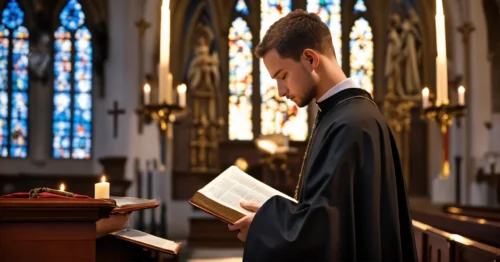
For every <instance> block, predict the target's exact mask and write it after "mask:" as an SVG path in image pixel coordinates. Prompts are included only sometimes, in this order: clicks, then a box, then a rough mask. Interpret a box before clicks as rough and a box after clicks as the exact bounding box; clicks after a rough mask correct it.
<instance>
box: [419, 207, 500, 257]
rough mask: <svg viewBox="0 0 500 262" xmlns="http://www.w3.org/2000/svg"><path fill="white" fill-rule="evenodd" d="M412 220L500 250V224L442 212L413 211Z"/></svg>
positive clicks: (429, 210) (428, 210)
mask: <svg viewBox="0 0 500 262" xmlns="http://www.w3.org/2000/svg"><path fill="white" fill-rule="evenodd" d="M411 215H412V218H413V219H414V220H416V221H419V222H421V223H424V224H427V225H430V226H432V227H434V228H436V229H440V230H443V231H446V232H449V233H451V234H457V235H461V236H464V237H467V238H470V239H472V240H474V241H477V242H480V243H483V244H487V245H490V246H493V247H496V248H500V237H499V236H500V223H499V222H495V221H489V220H486V219H483V218H474V217H468V216H463V215H453V214H446V213H444V212H443V211H441V210H432V209H425V210H424V209H412V210H411Z"/></svg>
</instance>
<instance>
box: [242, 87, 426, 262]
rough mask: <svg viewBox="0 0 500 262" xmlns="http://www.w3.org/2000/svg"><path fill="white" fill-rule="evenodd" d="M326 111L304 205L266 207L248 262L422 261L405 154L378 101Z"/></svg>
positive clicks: (358, 96) (306, 176)
mask: <svg viewBox="0 0 500 262" xmlns="http://www.w3.org/2000/svg"><path fill="white" fill-rule="evenodd" d="M318 106H319V109H320V110H319V112H318V116H317V120H316V121H317V122H316V123H317V124H316V128H314V131H313V134H312V138H311V141H310V148H309V151H308V155H307V158H306V160H305V163H304V171H303V178H302V183H301V189H300V191H299V196H298V199H299V204H296V203H293V202H291V201H289V200H287V199H285V198H282V197H278V196H275V197H272V198H271V199H269V200H268V201H267V202H266V203H264V205H262V207H261V208H260V209H259V211H258V212H257V213H256V214H255V217H254V220H253V222H252V224H251V226H250V229H249V232H248V236H247V239H246V243H245V249H244V254H243V261H417V255H416V248H415V242H414V237H413V227H412V221H411V217H410V212H409V208H408V200H407V196H406V189H405V184H404V180H403V173H402V168H401V162H400V159H399V154H398V149H397V147H396V143H395V141H394V138H393V135H392V133H391V131H390V129H389V127H388V125H387V123H386V121H385V119H384V117H383V116H382V114H381V113H380V111H379V110H378V108H377V106H376V105H375V103H374V102H373V100H372V99H371V96H370V94H368V93H367V92H366V91H364V90H362V89H360V88H349V89H345V90H343V91H340V92H339V93H337V94H335V95H333V96H331V97H329V98H327V99H326V100H325V101H322V102H320V103H319V104H318Z"/></svg>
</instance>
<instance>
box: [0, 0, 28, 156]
mask: <svg viewBox="0 0 500 262" xmlns="http://www.w3.org/2000/svg"><path fill="white" fill-rule="evenodd" d="M23 23H24V13H23V11H22V10H21V8H20V7H19V5H18V3H17V2H16V1H14V0H11V1H9V2H8V3H7V6H6V7H5V9H4V10H3V11H2V23H1V24H0V157H12V158H26V157H27V155H28V141H27V136H28V53H29V42H28V37H29V33H28V29H26V27H24V26H23Z"/></svg>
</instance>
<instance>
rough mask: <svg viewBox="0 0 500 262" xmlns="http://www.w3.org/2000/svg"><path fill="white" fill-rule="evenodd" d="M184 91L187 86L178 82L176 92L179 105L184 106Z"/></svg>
mask: <svg viewBox="0 0 500 262" xmlns="http://www.w3.org/2000/svg"><path fill="white" fill-rule="evenodd" d="M186 91H187V87H186V85H185V84H180V85H178V86H177V94H178V95H179V106H180V107H185V106H186Z"/></svg>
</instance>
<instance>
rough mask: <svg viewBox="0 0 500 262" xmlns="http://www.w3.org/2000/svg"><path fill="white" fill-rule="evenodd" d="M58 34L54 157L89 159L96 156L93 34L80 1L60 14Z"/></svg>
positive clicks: (56, 40) (73, 2) (75, 1)
mask: <svg viewBox="0 0 500 262" xmlns="http://www.w3.org/2000/svg"><path fill="white" fill-rule="evenodd" d="M59 18H60V23H61V25H60V26H59V28H57V30H56V32H55V33H54V38H55V39H54V50H55V52H54V53H55V55H54V98H53V101H54V108H53V123H52V130H53V131H52V134H53V140H52V156H53V157H54V158H58V159H61V158H62V159H68V158H73V159H89V158H90V157H91V155H92V42H91V39H92V35H91V33H90V31H89V30H88V28H87V27H86V26H85V25H84V24H85V14H84V12H83V10H82V6H81V5H80V3H78V1H77V0H69V1H68V3H67V4H66V6H65V7H64V8H63V10H62V11H61V13H60V14H59Z"/></svg>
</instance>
